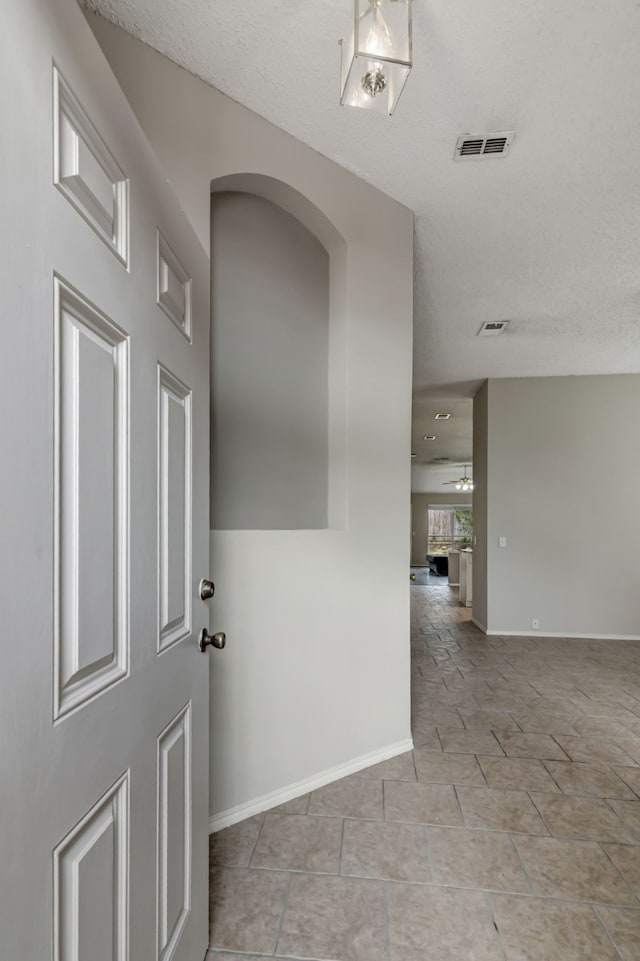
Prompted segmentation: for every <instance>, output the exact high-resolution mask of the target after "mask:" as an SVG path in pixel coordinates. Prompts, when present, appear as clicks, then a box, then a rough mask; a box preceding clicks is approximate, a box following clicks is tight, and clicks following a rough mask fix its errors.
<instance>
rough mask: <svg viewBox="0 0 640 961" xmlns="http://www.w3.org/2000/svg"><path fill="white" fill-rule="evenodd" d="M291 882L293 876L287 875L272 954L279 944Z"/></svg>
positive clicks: (275, 951)
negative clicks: (287, 880)
mask: <svg viewBox="0 0 640 961" xmlns="http://www.w3.org/2000/svg"><path fill="white" fill-rule="evenodd" d="M292 881H293V874H292V873H290V874H289V883H288V884H287V890H286V893H285V896H284V904H283V906H282V913H281V914H280V920H279V921H278V928H277V930H276V940H275V944H274V947H273V952H272V953H273V954H277V953H278V944H279V943H280V935H281V934H282V925H283V922H284V916H285V914H286V913H287V908H288V907H289V894H290V893H291V883H292Z"/></svg>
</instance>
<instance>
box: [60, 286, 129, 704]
mask: <svg viewBox="0 0 640 961" xmlns="http://www.w3.org/2000/svg"><path fill="white" fill-rule="evenodd" d="M54 305H55V306H54V312H55V414H54V437H55V440H54V449H55V535H54V536H55V548H54V550H55V563H54V606H55V622H54V720H59V719H60V718H62V717H64V716H65V715H67V714H69V713H70V712H71V711H73V710H75V709H77V708H79V707H80V706H82V705H83V704H86V703H87V702H89V701H91V700H93V699H94V698H95V697H97V696H98V695H100V694H102V693H103V692H104V691H106V690H107V689H108V688H110V687H112V686H113V685H114V684H115V683H117V682H118V681H120V680H122V679H123V678H124V677H126V676H127V674H128V672H129V414H130V410H129V407H130V404H129V393H130V390H129V337H128V335H127V334H126V333H125V332H124V331H123V330H121V329H120V328H119V327H118V326H117V325H116V324H115V323H114V322H113V321H112V320H110V318H108V317H107V316H106V315H105V314H103V313H102V312H101V311H99V310H98V308H97V307H95V306H94V305H93V304H91V303H90V302H89V301H88V300H86V299H85V298H84V297H83V296H82V295H81V294H80V293H79V292H78V291H76V290H75V289H74V288H72V287H71V286H70V285H68V284H67V283H65V281H63V280H62V279H61V278H60V277H58V276H54Z"/></svg>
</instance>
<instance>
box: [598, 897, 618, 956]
mask: <svg viewBox="0 0 640 961" xmlns="http://www.w3.org/2000/svg"><path fill="white" fill-rule="evenodd" d="M598 907H599V905H593V906H592V908H591V910H592V911H593V913H594V914H595V916H596V918H597V919H598V922H599V923H600V926H601V928H602V929H603V930H604V933H605V935H606V936H607V938H608V939H609V941H610V942H611V944H612V945H613V949H614V951H615V952H616V954H617V955H618V958H620V959H621V961H624V956H623V955H622V954H621V953H620V951H618V946H617V944H616V942H615V941H614V940H613V935H612V934H611V932H610V931H609V928H608V927H607V925H606V922H605V920H604V918H603V917H602V916H601V914H600V911H599V910H598Z"/></svg>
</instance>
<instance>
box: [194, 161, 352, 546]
mask: <svg viewBox="0 0 640 961" xmlns="http://www.w3.org/2000/svg"><path fill="white" fill-rule="evenodd" d="M235 198H237V203H236V210H237V211H238V215H239V218H240V221H242V220H243V219H244V221H245V224H244V230H245V235H244V236H245V242H244V243H243V242H242V237H241V236H240V237H236V238H235V244H234V243H233V241H232V242H231V247H234V248H235V249H233V250H231V251H230V249H229V248H230V244H229V243H228V242H227V241H226V239H225V238H226V237H227V235H228V234H232V233H234V227H233V226H231V223H230V221H229V217H230V215H231V216H233V209H232V207H231V206H230V204H234V203H235ZM265 202H266V203H265ZM243 208H244V209H243ZM269 208H271V209H272V210H273V208H275V211H273V213H272V214H270V213H269ZM252 216H254V217H255V226H256V236H253V235H252V231H249V230H248V224H247V222H246V221H247V217H249V218H251V217H252ZM269 217H273V222H272V226H273V233H272V234H271V233H270V228H269ZM291 218H293V220H291ZM287 222H290V223H291V233H292V236H291V237H290V238H289V239H286V238H285V240H284V243H285V246H286V245H287V244H288V245H289V247H290V251H291V259H292V265H291V268H289V270H290V273H289V275H288V277H287V273H286V271H287V267H286V266H284V264H283V262H282V261H283V257H282V256H281V257H280V262H278V245H279V244H280V246H281V247H282V240H283V231H284V234H286V232H287ZM221 225H222V226H221ZM225 229H226V233H225ZM238 229H240V230H241V229H242V224H241V223H239V225H238ZM305 235H306V237H305ZM308 235H311V237H310V238H309V236H308ZM270 239H273V247H274V248H275V250H271V249H267V248H270V247H271V246H272V245H271V244H270ZM296 239H297V240H298V241H299V243H296ZM309 240H312V243H311V244H309ZM291 245H293V246H291ZM317 245H319V247H320V248H322V251H323V253H326V255H327V259H328V270H327V272H326V281H323V283H326V290H324V291H323V293H322V294H320V293H319V291H318V283H317V282H316V280H315V279H314V280H313V281H312V284H311V290H310V301H309V303H310V305H311V304H312V303H313V305H314V306H313V310H314V311H315V313H316V318H315V323H318V321H319V318H318V316H317V314H318V310H320V312H321V313H322V312H323V311H326V314H325V316H326V322H325V324H326V330H325V331H324V335H322V334H320V339H318V331H317V330H314V329H313V323H314V320H313V318H311V317H308V316H307V312H306V311H305V309H304V303H303V300H302V299H301V298H302V297H303V296H304V286H303V284H304V281H299V278H298V276H297V275H296V271H295V261H296V259H297V258H298V257H299V256H300V257H302V258H304V257H305V256H306V254H305V250H306V251H308V250H309V247H310V246H311V247H313V246H317ZM238 248H240V249H241V251H242V252H241V253H239V252H238ZM211 256H212V260H211V276H212V293H211V308H212V320H211V322H212V337H211V349H212V365H211V367H212V384H211V404H212V417H211V424H212V434H211V527H212V529H218V530H220V529H227V530H232V529H235V530H240V529H244V530H246V529H269V530H283V529H284V530H304V529H313V530H322V529H329V530H331V529H333V530H343V529H345V528H346V526H347V485H346V477H347V470H346V446H347V445H346V437H347V424H346V397H347V357H346V344H347V336H346V316H347V309H346V297H347V285H346V276H347V244H346V242H345V240H344V238H343V236H342V235H341V233H340V231H339V230H337V228H336V227H335V226H334V224H333V223H332V222H331V220H330V219H329V218H328V217H327V216H326V215H325V214H324V213H323V211H321V210H320V209H319V208H318V207H317V206H316V205H315V204H314V203H312V202H311V201H310V200H309V199H308V198H307V197H305V196H304V195H303V194H302V193H300V191H298V190H297V189H295V188H294V187H292V186H290V185H289V184H287V183H285V182H284V181H282V180H278V179H276V178H273V177H269V176H265V175H262V174H257V173H249V172H244V173H237V174H229V175H225V176H222V177H219V178H216V179H215V180H213V181H212V182H211ZM310 256H312V257H313V256H314V255H313V251H311V254H310ZM238 257H240V258H241V259H242V260H244V261H245V263H244V264H243V265H242V266H241V267H240V268H239V269H241V270H244V271H245V273H246V272H247V268H249V271H251V270H253V271H255V273H256V275H257V274H259V273H260V272H261V271H262V270H265V269H268V270H274V271H275V274H276V277H275V280H276V283H278V282H279V283H280V285H281V288H283V289H284V288H285V287H286V286H287V284H289V286H290V296H291V303H290V304H287V305H286V306H285V308H284V311H283V315H282V316H281V317H277V316H274V315H273V314H274V308H273V303H272V301H271V303H270V302H269V299H265V302H264V305H262V304H261V303H260V294H259V291H258V290H257V289H255V290H254V291H253V293H251V291H250V290H248V289H246V288H245V286H244V283H243V282H241V281H240V279H239V278H238V277H234V274H235V272H236V269H237V268H238ZM217 258H219V259H217ZM229 258H231V261H229ZM272 258H275V260H274V259H272ZM318 259H319V258H317V257H316V258H315V262H316V264H317V262H318ZM321 259H322V258H320V260H321ZM300 263H302V266H303V269H302V270H300V272H299V273H300V275H303V274H304V273H305V271H306V270H307V268H308V266H309V264H308V261H305V260H304V259H303V261H298V265H300ZM318 269H319V270H322V267H319V268H318ZM283 270H284V273H282V271H283ZM278 275H279V276H278ZM301 285H302V286H301ZM321 297H322V298H324V297H326V304H323V305H322V306H319V305H318V303H317V301H318V300H319V299H320V298H321ZM234 298H236V299H237V307H238V322H239V324H240V325H241V326H242V327H243V328H244V332H243V331H242V330H241V329H239V330H234V329H233V328H234V319H233V317H232V316H230V312H231V311H232V310H233V304H234ZM263 306H264V313H262V310H263ZM247 310H248V311H249V312H252V313H254V314H255V317H253V318H251V317H248V316H247ZM296 312H297V314H296ZM309 313H312V310H311V307H310V309H309ZM287 315H290V316H289V319H288V322H289V324H290V325H291V324H293V326H291V327H290V329H291V330H294V331H295V333H296V334H297V333H298V331H297V330H296V327H295V325H296V321H295V316H298V317H300V318H301V320H300V323H301V326H304V325H305V324H307V327H308V329H307V330H306V331H305V330H302V331H301V332H300V340H301V342H302V343H303V346H302V348H301V354H300V362H301V364H302V365H307V366H308V370H309V380H308V384H307V385H306V388H302V389H301V387H302V385H301V377H300V375H301V373H302V370H300V371H295V370H292V369H291V367H289V368H287V365H286V358H285V353H286V347H285V350H284V351H283V358H282V367H281V368H280V370H281V376H278V360H277V358H274V350H275V349H276V346H277V336H278V335H279V336H282V334H283V321H284V322H285V323H286V317H287ZM292 315H293V316H292ZM309 323H311V325H312V326H311V327H309V326H308V325H309ZM270 324H272V325H274V339H273V341H272V340H271V337H270V335H269V325H270ZM252 325H253V326H252ZM252 329H253V330H254V331H255V332H256V337H255V345H252V343H251V340H252V337H251V330H252ZM276 329H277V331H278V333H277V334H276ZM323 336H324V340H323V339H322V337H323ZM265 338H266V339H265ZM310 338H311V340H312V343H311V344H310V343H309V339H310ZM230 344H231V345H232V346H231V349H232V351H235V360H236V363H235V364H234V368H235V369H234V374H233V377H232V376H231V375H230V373H229V370H228V369H227V367H226V365H225V363H224V358H228V357H229V349H230ZM260 344H262V348H263V350H264V352H265V364H264V367H262V366H261V365H260V357H259V351H260ZM283 346H284V345H283ZM219 348H221V349H219ZM256 351H257V353H256ZM314 351H316V352H320V353H322V360H320V359H319V356H315V357H314V356H313V352H314ZM241 354H244V358H245V360H244V362H243V360H242V357H241V356H240V355H241ZM294 363H295V361H294ZM319 364H322V365H323V366H322V369H321V368H320V366H319ZM243 371H244V372H245V373H246V376H247V378H248V380H245V381H244V384H243V382H242V373H241V372H243ZM252 371H253V377H252V374H251V372H252ZM239 372H240V373H239ZM319 377H320V378H321V379H322V383H321V384H320V383H319V380H318V378H319ZM261 382H262V383H261ZM261 386H262V388H263V389H262V392H261V391H260V388H261ZM247 390H248V392H249V393H251V394H253V396H252V397H251V396H248V394H247ZM287 391H288V392H289V394H290V396H289V397H288V398H287V396H286V394H287ZM314 391H315V392H316V400H317V403H316V404H314V402H313V398H314ZM260 397H262V398H263V402H262V404H261V403H259V402H258V401H259V398H260ZM289 405H290V406H289ZM305 406H306V410H305ZM287 408H288V409H289V411H290V413H291V422H290V424H289V425H288V427H287V426H286V424H287V416H286V411H287ZM256 416H258V417H262V418H263V426H264V430H261V429H260V425H259V424H258V423H257V422H256V420H255V418H256ZM305 423H306V424H307V425H308V430H307V429H305ZM243 427H244V428H246V429H243ZM287 430H288V431H289V433H288V435H287V433H286V431H287ZM271 432H272V433H271ZM319 432H322V441H319V439H318V435H319ZM243 445H244V446H243ZM249 445H251V448H252V449H249ZM306 492H308V496H307V493H306Z"/></svg>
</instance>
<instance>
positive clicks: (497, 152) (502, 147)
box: [454, 130, 515, 160]
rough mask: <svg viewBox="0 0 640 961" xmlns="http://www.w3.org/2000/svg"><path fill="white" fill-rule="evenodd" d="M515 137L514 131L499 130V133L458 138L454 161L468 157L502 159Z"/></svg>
mask: <svg viewBox="0 0 640 961" xmlns="http://www.w3.org/2000/svg"><path fill="white" fill-rule="evenodd" d="M514 137H515V131H514V130H501V131H500V132H499V133H490V134H467V135H466V136H465V137H458V142H457V144H456V152H455V154H454V160H467V159H469V158H470V157H475V158H478V157H479V158H483V157H504V156H506V154H508V153H509V148H510V146H511V144H512V143H513V138H514Z"/></svg>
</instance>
